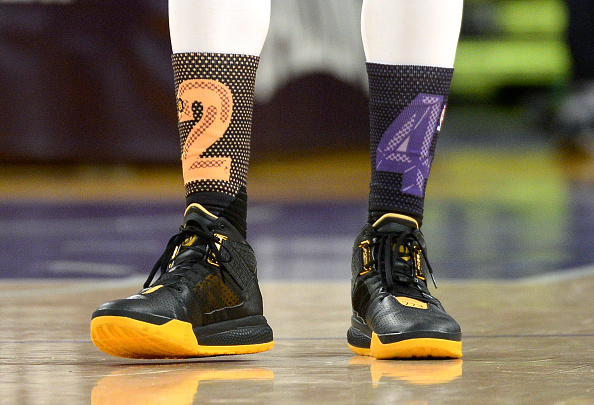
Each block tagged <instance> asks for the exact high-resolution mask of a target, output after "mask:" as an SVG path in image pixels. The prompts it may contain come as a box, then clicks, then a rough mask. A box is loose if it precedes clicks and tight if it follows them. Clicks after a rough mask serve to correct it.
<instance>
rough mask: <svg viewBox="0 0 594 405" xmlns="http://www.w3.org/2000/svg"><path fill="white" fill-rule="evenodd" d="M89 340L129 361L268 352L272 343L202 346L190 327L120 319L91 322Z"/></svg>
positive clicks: (108, 318) (105, 317) (104, 350)
mask: <svg viewBox="0 0 594 405" xmlns="http://www.w3.org/2000/svg"><path fill="white" fill-rule="evenodd" d="M91 340H92V341H93V343H94V344H95V346H97V348H99V349H100V350H101V351H103V352H105V353H107V354H110V355H112V356H116V357H126V358H131V359H180V358H190V357H206V356H223V355H233V354H249V353H259V352H264V351H267V350H270V349H272V346H273V344H274V342H273V341H270V342H266V343H258V344H246V345H232V346H204V345H200V344H198V340H197V339H196V336H195V335H194V331H193V330H192V325H191V324H189V323H187V322H182V321H179V320H176V319H174V320H171V321H169V322H167V323H165V324H163V325H155V324H152V323H148V322H142V321H138V320H136V319H131V318H126V317H121V316H99V317H96V318H94V319H93V320H92V321H91Z"/></svg>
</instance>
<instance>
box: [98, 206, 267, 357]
mask: <svg viewBox="0 0 594 405" xmlns="http://www.w3.org/2000/svg"><path fill="white" fill-rule="evenodd" d="M159 270H161V276H160V277H159V279H158V280H157V281H156V282H154V283H153V284H152V285H151V284H150V283H151V281H152V280H153V278H154V277H155V275H156V273H157V272H158V271H159ZM91 338H92V340H93V343H95V345H96V346H97V347H98V348H99V349H101V350H103V351H104V352H106V353H108V354H111V355H114V356H119V357H128V358H185V357H201V356H217V355H226V354H246V353H256V352H262V351H266V350H269V349H271V348H272V345H273V340H272V329H271V328H270V326H268V323H267V321H266V318H264V316H263V315H262V295H261V294H260V288H259V287H258V280H257V276H256V259H255V256H254V252H253V250H252V248H251V247H250V246H249V245H248V244H247V242H246V241H245V239H244V238H243V237H242V236H241V235H240V234H239V232H237V230H236V229H235V228H234V227H233V226H232V225H231V224H230V223H229V222H228V221H226V220H225V219H224V218H222V217H221V218H218V217H216V216H215V215H213V214H211V213H210V212H208V211H207V210H206V209H204V207H202V206H201V205H199V204H192V205H190V206H189V207H188V208H187V209H186V213H185V218H184V225H183V226H182V227H181V228H180V232H179V233H178V234H177V235H175V236H173V237H172V238H171V240H170V241H169V243H168V245H167V248H166V250H165V252H164V253H163V255H162V256H161V258H160V259H159V261H158V262H157V264H156V265H155V267H154V268H153V270H152V272H151V274H150V275H149V278H148V279H147V281H146V283H145V285H144V289H143V290H141V291H140V292H139V293H138V294H136V295H133V296H131V297H128V298H126V299H120V300H115V301H110V302H108V303H106V304H103V305H101V306H100V307H99V308H98V309H97V310H96V311H95V312H94V313H93V317H92V321H91Z"/></svg>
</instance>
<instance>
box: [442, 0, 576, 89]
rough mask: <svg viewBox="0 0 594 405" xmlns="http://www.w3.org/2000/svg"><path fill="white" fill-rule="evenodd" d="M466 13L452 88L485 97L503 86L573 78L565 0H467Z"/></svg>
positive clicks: (561, 80) (524, 85)
mask: <svg viewBox="0 0 594 405" xmlns="http://www.w3.org/2000/svg"><path fill="white" fill-rule="evenodd" d="M465 13H466V14H465V16H464V19H465V20H464V23H463V34H462V38H461V40H460V43H459V45H458V52H457V57H456V63H455V67H456V75H454V82H453V83H452V92H453V93H455V94H460V95H465V96H468V97H472V98H479V99H486V98H489V97H492V96H493V94H494V93H495V92H496V91H497V90H498V89H501V88H503V87H509V86H522V87H544V86H550V85H558V84H562V83H564V82H565V81H566V80H567V78H568V77H569V73H570V71H571V55H570V53H569V49H568V47H567V45H566V42H565V28H566V25H567V12H566V9H565V5H564V3H563V1H562V0H467V2H466V10H465ZM469 26H470V29H466V30H465V28H467V27H469ZM465 31H470V32H465Z"/></svg>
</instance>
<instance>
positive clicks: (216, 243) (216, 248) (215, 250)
mask: <svg viewBox="0 0 594 405" xmlns="http://www.w3.org/2000/svg"><path fill="white" fill-rule="evenodd" d="M194 236H195V237H196V238H197V241H196V242H194V243H192V245H190V246H184V247H183V249H191V250H194V251H196V252H197V253H199V254H201V255H202V259H203V260H206V258H207V257H208V256H209V255H210V254H212V255H214V257H215V260H216V262H217V263H218V264H219V265H221V266H223V265H224V263H227V262H229V261H230V259H229V258H225V257H223V254H222V253H221V248H222V249H225V247H224V246H222V244H221V242H220V240H219V239H218V238H217V237H216V236H215V235H214V234H213V233H212V232H211V231H210V230H208V229H207V228H204V229H203V228H199V227H197V226H193V225H186V226H185V227H184V226H181V227H180V228H179V233H178V234H176V235H173V236H172V237H171V239H169V242H167V247H166V248H165V252H163V254H162V255H161V257H160V258H159V260H157V263H155V265H154V267H153V269H152V270H151V272H150V274H149V276H148V278H147V279H146V281H145V283H144V288H148V287H149V286H150V284H151V282H152V281H153V279H154V278H155V275H156V274H157V272H158V271H159V270H161V275H160V276H159V277H161V276H163V275H164V274H165V273H167V272H168V271H169V270H170V263H171V261H172V260H174V259H175V258H173V257H172V256H173V253H174V252H175V249H176V248H177V247H179V248H180V250H181V249H182V248H181V244H182V243H183V242H184V241H185V240H187V239H188V238H190V237H194ZM187 261H191V262H192V263H194V262H195V261H196V260H195V256H193V257H192V258H191V259H190V258H189V259H187ZM184 262H185V261H180V262H179V263H176V267H177V266H180V265H181V264H183V263H184Z"/></svg>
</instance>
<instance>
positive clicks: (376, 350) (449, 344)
mask: <svg viewBox="0 0 594 405" xmlns="http://www.w3.org/2000/svg"><path fill="white" fill-rule="evenodd" d="M348 346H349V348H350V349H351V350H352V351H353V352H354V353H356V354H358V355H361V356H370V357H375V358H376V359H410V358H423V359H425V358H450V359H459V358H461V357H462V342H456V341H452V340H446V339H435V338H418V339H407V340H403V341H400V342H394V343H387V344H384V343H382V342H381V341H380V340H379V338H378V336H377V335H376V334H375V333H373V334H372V336H371V347H370V348H368V349H366V348H361V347H356V346H353V345H350V344H349V345H348Z"/></svg>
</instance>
